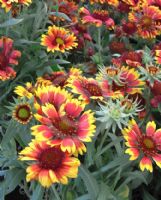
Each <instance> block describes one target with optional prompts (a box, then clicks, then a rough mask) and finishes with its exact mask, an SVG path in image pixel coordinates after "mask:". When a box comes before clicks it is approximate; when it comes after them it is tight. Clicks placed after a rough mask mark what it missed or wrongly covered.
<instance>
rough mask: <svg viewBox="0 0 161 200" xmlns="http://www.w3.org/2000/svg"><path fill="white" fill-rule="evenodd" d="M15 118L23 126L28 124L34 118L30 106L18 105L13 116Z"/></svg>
mask: <svg viewBox="0 0 161 200" xmlns="http://www.w3.org/2000/svg"><path fill="white" fill-rule="evenodd" d="M12 116H13V118H14V119H15V120H16V121H18V122H19V123H21V124H27V123H28V122H29V121H30V120H31V118H32V111H31V107H30V105H29V104H26V103H23V104H19V105H17V106H16V107H15V108H14V110H13V114H12Z"/></svg>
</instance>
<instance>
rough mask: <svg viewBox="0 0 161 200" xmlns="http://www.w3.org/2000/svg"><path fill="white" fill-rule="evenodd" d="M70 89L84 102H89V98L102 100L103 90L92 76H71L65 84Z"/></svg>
mask: <svg viewBox="0 0 161 200" xmlns="http://www.w3.org/2000/svg"><path fill="white" fill-rule="evenodd" d="M67 86H69V87H70V88H71V89H72V92H73V93H75V94H79V95H80V97H79V98H80V99H82V100H84V101H85V103H89V102H90V100H91V99H95V100H103V91H102V89H101V86H100V85H99V82H98V81H96V80H95V79H93V78H85V77H82V76H79V77H77V79H76V78H74V77H73V78H71V79H70V80H69V84H68V85H67Z"/></svg>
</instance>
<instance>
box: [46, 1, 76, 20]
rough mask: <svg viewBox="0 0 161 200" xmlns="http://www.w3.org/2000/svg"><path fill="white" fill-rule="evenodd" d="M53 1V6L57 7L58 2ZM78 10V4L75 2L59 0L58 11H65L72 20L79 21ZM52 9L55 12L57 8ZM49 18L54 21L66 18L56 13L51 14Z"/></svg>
mask: <svg viewBox="0 0 161 200" xmlns="http://www.w3.org/2000/svg"><path fill="white" fill-rule="evenodd" d="M53 2H54V6H53V7H56V6H57V2H55V1H53ZM77 10H78V5H76V3H75V2H73V1H68V0H58V12H60V13H64V14H65V15H67V16H68V17H69V19H70V20H71V21H72V22H76V21H77V17H76V12H77ZM52 11H54V12H55V11H56V9H54V10H52ZM55 13H56V12H55ZM49 18H50V20H52V21H53V22H54V23H55V21H57V20H60V21H65V18H63V17H59V16H56V15H54V14H53V15H51V16H50V17H49Z"/></svg>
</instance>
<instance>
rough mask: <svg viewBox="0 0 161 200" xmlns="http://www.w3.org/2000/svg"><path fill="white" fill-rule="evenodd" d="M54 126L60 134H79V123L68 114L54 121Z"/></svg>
mask: <svg viewBox="0 0 161 200" xmlns="http://www.w3.org/2000/svg"><path fill="white" fill-rule="evenodd" d="M53 125H54V127H56V129H57V130H58V133H57V134H58V136H60V137H62V136H67V135H69V136H74V135H76V134H77V123H76V122H75V121H74V120H73V119H70V118H69V117H67V116H64V117H62V118H61V119H60V120H57V121H54V123H53Z"/></svg>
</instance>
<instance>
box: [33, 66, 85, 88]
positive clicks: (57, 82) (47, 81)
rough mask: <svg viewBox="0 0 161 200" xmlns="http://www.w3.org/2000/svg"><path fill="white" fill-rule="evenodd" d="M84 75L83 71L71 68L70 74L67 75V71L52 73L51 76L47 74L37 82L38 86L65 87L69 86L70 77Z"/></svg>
mask: <svg viewBox="0 0 161 200" xmlns="http://www.w3.org/2000/svg"><path fill="white" fill-rule="evenodd" d="M81 74H82V71H81V70H80V69H77V68H73V67H72V68H70V70H69V72H68V73H66V72H65V71H58V72H52V73H51V74H45V75H44V76H43V77H38V78H37V81H36V85H40V86H41V85H44V86H45V85H54V86H56V87H57V86H60V87H62V88H63V87H64V86H66V85H67V83H68V80H69V79H70V77H75V78H77V76H80V75H81Z"/></svg>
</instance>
